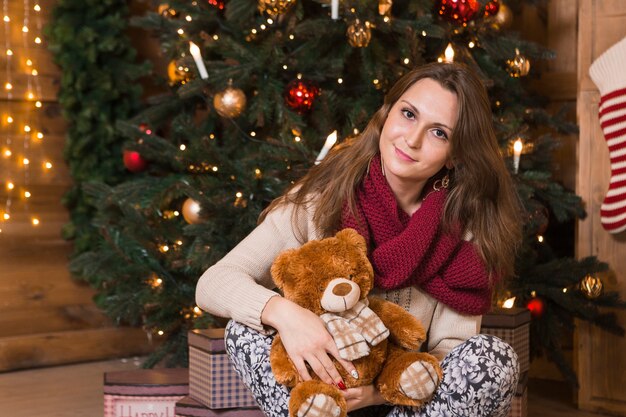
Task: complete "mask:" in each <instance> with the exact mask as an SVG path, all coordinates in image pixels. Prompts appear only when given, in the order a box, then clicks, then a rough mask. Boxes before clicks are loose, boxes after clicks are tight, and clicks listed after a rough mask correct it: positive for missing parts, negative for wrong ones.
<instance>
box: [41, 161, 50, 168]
mask: <svg viewBox="0 0 626 417" xmlns="http://www.w3.org/2000/svg"><path fill="white" fill-rule="evenodd" d="M43 167H44V168H45V169H52V163H51V162H48V161H46V162H44V164H43Z"/></svg>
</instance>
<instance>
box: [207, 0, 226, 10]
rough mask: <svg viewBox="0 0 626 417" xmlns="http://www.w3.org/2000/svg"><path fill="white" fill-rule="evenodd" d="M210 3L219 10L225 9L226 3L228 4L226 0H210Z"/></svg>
mask: <svg viewBox="0 0 626 417" xmlns="http://www.w3.org/2000/svg"><path fill="white" fill-rule="evenodd" d="M208 3H209V4H210V5H211V6H213V7H215V8H217V9H218V10H224V5H225V4H226V0H208Z"/></svg>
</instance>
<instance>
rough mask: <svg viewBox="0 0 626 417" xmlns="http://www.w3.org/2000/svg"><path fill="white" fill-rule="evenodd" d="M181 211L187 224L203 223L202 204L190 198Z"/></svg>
mask: <svg viewBox="0 0 626 417" xmlns="http://www.w3.org/2000/svg"><path fill="white" fill-rule="evenodd" d="M181 211H182V212H183V218H184V219H185V221H186V222H187V223H189V224H198V223H202V217H201V216H200V212H201V211H202V207H201V206H200V203H198V202H197V201H196V200H194V199H193V198H188V199H187V200H185V202H184V203H183V208H182V210H181Z"/></svg>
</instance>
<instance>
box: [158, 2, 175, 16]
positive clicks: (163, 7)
mask: <svg viewBox="0 0 626 417" xmlns="http://www.w3.org/2000/svg"><path fill="white" fill-rule="evenodd" d="M157 13H158V14H160V15H161V16H163V17H178V12H177V11H176V10H174V9H172V8H171V7H170V5H169V4H167V3H164V4H160V5H159V7H158V8H157Z"/></svg>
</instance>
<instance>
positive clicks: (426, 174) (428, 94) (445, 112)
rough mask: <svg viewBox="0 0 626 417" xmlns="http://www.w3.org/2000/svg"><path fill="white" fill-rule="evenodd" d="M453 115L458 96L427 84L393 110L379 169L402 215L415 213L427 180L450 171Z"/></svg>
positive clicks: (385, 128) (381, 145) (410, 91)
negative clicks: (444, 169)
mask: <svg viewBox="0 0 626 417" xmlns="http://www.w3.org/2000/svg"><path fill="white" fill-rule="evenodd" d="M457 114H458V104H457V98H456V94H455V93H453V92H451V91H449V90H447V89H445V88H444V87H442V86H441V84H439V83H438V82H437V81H434V80H432V79H430V78H424V79H422V80H420V81H418V82H416V83H415V84H413V85H412V86H411V87H410V88H409V89H408V90H406V92H405V93H404V94H403V95H402V97H401V98H400V100H398V101H397V102H396V104H394V105H393V107H392V108H391V111H390V112H389V116H387V120H386V121H385V124H384V126H383V129H382V132H381V134H380V142H379V149H380V155H381V164H382V167H383V171H384V174H385V177H386V178H387V182H388V183H389V186H390V187H391V189H392V191H393V193H394V195H395V197H396V199H397V200H398V204H399V205H400V207H401V208H402V209H403V210H404V211H405V212H406V213H408V214H413V213H415V211H416V210H417V209H418V208H419V206H420V205H421V202H422V191H423V189H424V186H425V185H426V182H428V181H429V180H430V178H432V177H433V176H434V175H435V174H437V173H438V172H439V171H440V170H441V169H442V168H443V167H444V166H445V167H446V168H447V169H452V168H453V165H452V159H451V145H450V140H449V138H450V136H452V132H453V129H454V125H455V124H456V119H457Z"/></svg>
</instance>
